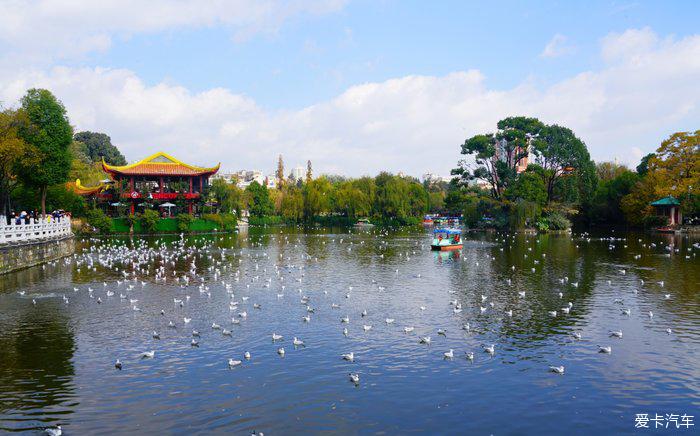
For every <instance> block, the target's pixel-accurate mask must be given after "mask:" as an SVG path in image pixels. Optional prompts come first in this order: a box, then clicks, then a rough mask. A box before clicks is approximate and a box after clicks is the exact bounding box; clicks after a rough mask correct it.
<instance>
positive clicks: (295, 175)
mask: <svg viewBox="0 0 700 436" xmlns="http://www.w3.org/2000/svg"><path fill="white" fill-rule="evenodd" d="M304 177H306V168H304V167H294V168H292V172H291V178H292V180H294V181H295V182H296V181H298V180H303V179H304Z"/></svg>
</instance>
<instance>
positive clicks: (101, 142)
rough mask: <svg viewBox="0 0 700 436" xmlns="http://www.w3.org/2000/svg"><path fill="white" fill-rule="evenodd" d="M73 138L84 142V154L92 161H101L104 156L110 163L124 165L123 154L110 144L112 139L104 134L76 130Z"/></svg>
mask: <svg viewBox="0 0 700 436" xmlns="http://www.w3.org/2000/svg"><path fill="white" fill-rule="evenodd" d="M74 139H75V140H76V141H79V142H82V143H83V144H85V154H86V155H87V156H88V157H89V158H90V160H91V161H92V162H101V161H102V158H104V160H105V162H107V163H108V164H110V165H126V159H125V158H124V155H123V154H122V153H121V152H120V151H119V149H118V148H117V147H115V146H114V145H112V139H111V138H110V137H109V136H107V135H106V134H104V133H97V132H78V133H76V134H75V137H74Z"/></svg>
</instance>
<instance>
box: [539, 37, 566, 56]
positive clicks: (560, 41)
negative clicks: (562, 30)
mask: <svg viewBox="0 0 700 436" xmlns="http://www.w3.org/2000/svg"><path fill="white" fill-rule="evenodd" d="M573 51H574V48H573V46H571V45H569V44H567V38H566V36H564V35H561V34H559V33H557V34H556V35H554V36H553V37H552V39H550V40H549V42H548V43H547V45H545V46H544V50H542V53H540V57H543V58H556V57H559V56H564V55H567V54H570V53H572V52H573Z"/></svg>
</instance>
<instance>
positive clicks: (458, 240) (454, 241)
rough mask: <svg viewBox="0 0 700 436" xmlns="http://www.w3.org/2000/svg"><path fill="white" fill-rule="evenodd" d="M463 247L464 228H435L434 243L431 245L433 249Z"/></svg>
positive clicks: (456, 248)
mask: <svg viewBox="0 0 700 436" xmlns="http://www.w3.org/2000/svg"><path fill="white" fill-rule="evenodd" d="M462 247H463V244H462V230H460V229H452V228H443V229H435V230H433V243H432V244H431V245H430V248H431V250H436V251H438V250H439V251H447V250H460V249H461V248H462Z"/></svg>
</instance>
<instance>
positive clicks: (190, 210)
mask: <svg viewBox="0 0 700 436" xmlns="http://www.w3.org/2000/svg"><path fill="white" fill-rule="evenodd" d="M187 213H189V214H190V215H192V200H190V201H189V202H187Z"/></svg>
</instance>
